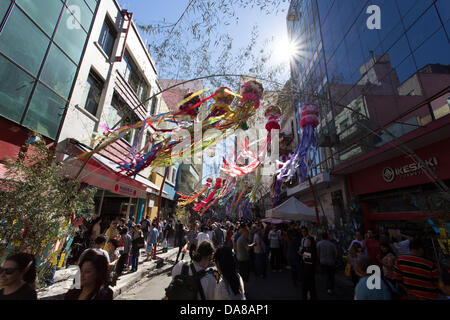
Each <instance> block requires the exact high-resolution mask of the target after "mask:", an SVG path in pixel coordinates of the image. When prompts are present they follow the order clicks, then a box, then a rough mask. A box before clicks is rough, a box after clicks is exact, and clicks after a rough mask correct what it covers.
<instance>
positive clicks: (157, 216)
mask: <svg viewBox="0 0 450 320" xmlns="http://www.w3.org/2000/svg"><path fill="white" fill-rule="evenodd" d="M169 168H170V167H165V168H164V178H163V181H162V183H161V187H160V189H159V196H158V213H157V214H156V227H158V226H159V215H160V212H161V199H162V192H163V189H164V183H165V182H166V177H167V173H168V172H169ZM163 232H164V230H163ZM153 259H156V245H155V246H154V248H153Z"/></svg>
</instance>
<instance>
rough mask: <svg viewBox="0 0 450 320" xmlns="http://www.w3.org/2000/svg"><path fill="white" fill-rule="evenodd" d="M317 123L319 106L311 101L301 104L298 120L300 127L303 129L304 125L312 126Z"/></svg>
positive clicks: (315, 125)
mask: <svg viewBox="0 0 450 320" xmlns="http://www.w3.org/2000/svg"><path fill="white" fill-rule="evenodd" d="M318 125H319V107H318V106H317V105H315V104H312V103H305V104H304V105H303V106H302V114H301V120H300V127H301V128H302V129H304V128H305V127H306V126H312V127H313V128H315V127H317V126H318Z"/></svg>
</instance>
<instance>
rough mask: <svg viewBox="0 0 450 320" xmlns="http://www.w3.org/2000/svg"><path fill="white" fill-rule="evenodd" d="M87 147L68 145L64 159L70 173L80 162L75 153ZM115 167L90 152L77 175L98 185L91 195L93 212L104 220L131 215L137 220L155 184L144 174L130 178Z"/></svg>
mask: <svg viewBox="0 0 450 320" xmlns="http://www.w3.org/2000/svg"><path fill="white" fill-rule="evenodd" d="M87 150H89V149H87V148H86V147H84V146H83V145H81V144H73V145H72V146H71V147H70V152H71V155H72V157H71V158H69V160H66V163H67V164H68V166H67V168H68V169H67V170H68V173H69V174H70V175H72V176H75V175H76V174H78V172H79V171H80V168H81V166H82V165H83V162H82V161H81V160H77V159H76V156H77V155H80V154H81V153H82V152H85V151H87ZM74 159H75V160H74ZM118 171H119V170H118V165H117V163H115V162H113V161H111V160H109V159H107V158H106V157H105V156H103V155H101V154H94V155H93V157H92V158H91V159H90V160H89V162H88V163H87V164H86V165H85V167H84V168H83V170H82V171H81V173H80V174H79V179H80V180H81V181H83V182H85V183H87V184H89V185H91V186H94V187H96V188H98V191H97V193H96V195H95V199H94V200H95V212H96V214H98V215H101V216H103V217H105V218H106V220H112V219H115V218H119V217H123V218H127V217H133V218H134V219H135V221H137V222H139V221H140V220H141V219H142V218H143V217H144V216H145V214H146V212H147V208H148V204H147V205H146V201H147V199H148V198H149V197H148V195H149V194H151V193H153V194H156V193H157V190H158V188H157V186H156V185H155V184H153V183H152V182H150V181H149V180H148V179H146V178H145V177H142V176H139V175H137V176H136V177H135V178H134V179H133V178H132V177H126V176H124V175H122V174H120V173H119V172H118Z"/></svg>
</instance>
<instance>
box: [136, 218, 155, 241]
mask: <svg viewBox="0 0 450 320" xmlns="http://www.w3.org/2000/svg"><path fill="white" fill-rule="evenodd" d="M139 224H140V225H141V228H142V234H143V235H144V239H145V241H146V242H147V239H148V233H149V232H150V229H151V228H152V223H151V221H150V220H149V219H148V217H145V218H142V220H141V221H140V222H139Z"/></svg>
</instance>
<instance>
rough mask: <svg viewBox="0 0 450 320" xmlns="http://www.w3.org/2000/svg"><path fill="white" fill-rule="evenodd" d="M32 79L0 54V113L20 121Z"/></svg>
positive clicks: (32, 82) (32, 83)
mask: <svg viewBox="0 0 450 320" xmlns="http://www.w3.org/2000/svg"><path fill="white" fill-rule="evenodd" d="M33 85H34V80H33V79H32V78H31V77H30V76H28V75H27V74H26V73H25V72H23V71H22V70H20V69H19V68H18V67H16V66H15V65H14V64H12V63H11V62H9V61H8V60H7V59H6V58H4V57H3V56H1V55H0V113H1V115H2V116H4V117H6V118H8V119H11V120H13V121H16V122H20V120H21V118H22V115H23V112H24V111H25V107H26V105H27V103H28V98H29V97H30V93H31V90H32V88H33Z"/></svg>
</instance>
